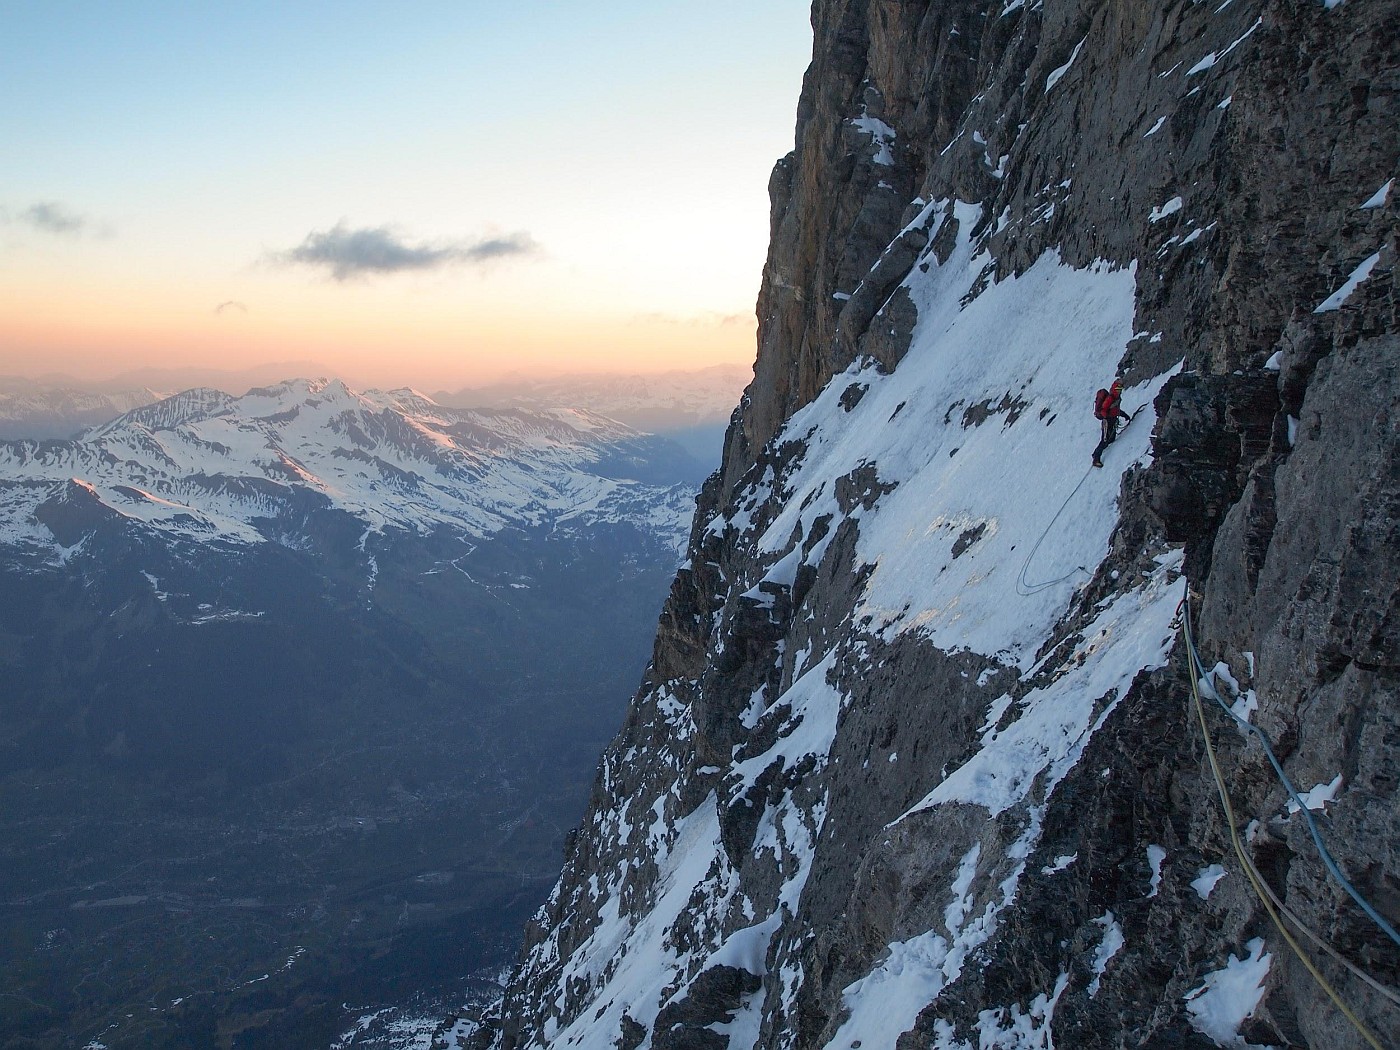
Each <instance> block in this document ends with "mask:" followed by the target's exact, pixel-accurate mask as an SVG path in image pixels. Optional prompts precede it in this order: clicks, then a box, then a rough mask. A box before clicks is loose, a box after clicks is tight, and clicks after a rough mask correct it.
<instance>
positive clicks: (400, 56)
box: [0, 0, 811, 391]
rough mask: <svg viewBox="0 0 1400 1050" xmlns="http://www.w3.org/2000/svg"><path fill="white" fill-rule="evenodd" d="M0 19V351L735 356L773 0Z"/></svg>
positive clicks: (365, 364) (776, 14)
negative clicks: (0, 154)
mask: <svg viewBox="0 0 1400 1050" xmlns="http://www.w3.org/2000/svg"><path fill="white" fill-rule="evenodd" d="M0 24H3V27H4V32H3V33H0V61H3V63H4V65H5V67H6V68H7V72H8V74H9V78H8V79H9V82H10V90H8V91H6V92H5V93H4V94H3V96H0V127H3V128H4V129H5V134H6V139H7V141H8V143H9V147H10V148H9V150H7V152H8V153H9V158H8V159H9V163H8V164H7V165H6V170H5V171H4V172H3V173H0V375H3V374H10V375H18V376H27V377H37V376H41V375H46V374H49V375H51V374H55V373H66V374H70V375H73V376H75V377H76V378H79V379H86V380H102V379H108V378H111V377H114V376H117V375H119V374H122V373H125V372H130V371H135V370H140V369H172V368H178V369H218V370H223V371H231V372H238V371H242V370H247V369H252V368H258V367H261V366H265V365H268V364H271V363H283V362H297V363H310V362H315V363H318V364H320V365H321V366H322V368H321V369H320V370H321V371H324V372H326V373H329V374H335V375H340V376H343V377H345V378H346V379H347V381H353V382H356V383H360V384H363V385H375V386H381V387H402V386H414V387H417V388H420V389H423V390H425V391H431V390H451V389H457V388H460V387H463V386H469V385H481V384H486V383H490V382H492V381H494V380H497V379H500V378H503V377H504V376H506V375H508V374H511V373H517V374H524V375H532V374H546V373H547V374H553V375H557V374H560V373H569V372H614V371H615V372H661V371H668V370H673V369H694V368H701V367H704V366H707V365H711V364H721V363H724V364H734V365H747V364H749V363H751V362H752V360H753V354H754V327H755V322H754V317H753V304H754V300H755V298H756V295H757V289H758V284H759V279H760V274H761V269H762V265H763V259H764V254H765V251H766V245H767V238H768V203H767V196H766V192H765V187H766V185H767V179H768V174H769V171H770V170H771V167H772V165H773V163H774V162H775V161H776V160H777V159H778V158H779V157H780V156H782V155H783V154H784V153H786V152H787V151H788V150H789V149H790V148H791V147H792V130H793V124H794V108H793V103H792V99H793V98H794V97H795V96H796V89H797V86H798V83H799V82H800V78H801V75H802V71H803V69H804V68H805V66H806V64H807V61H808V58H809V55H810V41H811V33H810V27H809V25H808V9H807V4H806V3H805V2H802V0H761V2H758V3H752V2H749V3H742V4H741V3H739V2H738V0H720V2H719V3H715V4H710V5H706V6H705V7H704V8H703V9H696V8H694V7H693V6H691V5H684V4H679V3H660V4H657V3H650V4H639V3H632V2H627V3H623V4H614V5H609V8H608V9H607V10H606V11H602V12H600V11H595V10H588V11H583V10H579V9H577V8H571V7H557V6H556V5H549V4H544V3H539V2H526V3H521V4H517V5H512V6H511V7H510V8H509V9H508V10H504V9H496V8H487V7H483V6H482V5H479V4H467V5H461V4H451V3H446V2H421V3H414V4H411V5H408V6H406V7H404V8H400V9H398V10H397V11H396V12H395V14H394V16H393V17H386V16H385V14H384V12H383V9H381V8H378V7H377V6H376V5H371V4H368V3H363V2H356V3H349V4H337V5H334V6H332V5H328V4H323V3H303V4H298V5H296V6H295V7H294V8H291V9H284V7H283V6H281V5H274V4H271V3H268V2H262V0H260V2H257V3H250V4H244V5H240V6H239V8H238V10H236V11H233V10H218V9H201V10H199V11H198V12H195V11H193V10H191V9H189V8H186V7H183V6H181V5H176V4H173V3H165V2H159V3H146V4H140V5H134V6H128V7H126V8H125V9H123V10H121V11H114V10H111V9H109V8H108V7H107V6H106V5H100V4H96V3H90V2H68V3H55V4H49V5H44V6H43V7H42V8H25V7H20V6H17V5H5V6H4V7H3V8H0ZM284 378H290V375H289V376H286V377H284Z"/></svg>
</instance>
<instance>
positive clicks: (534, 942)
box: [483, 0, 1400, 1048]
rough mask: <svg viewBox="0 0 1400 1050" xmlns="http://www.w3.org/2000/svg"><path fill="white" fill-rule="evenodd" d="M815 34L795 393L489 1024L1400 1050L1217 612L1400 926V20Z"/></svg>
mask: <svg viewBox="0 0 1400 1050" xmlns="http://www.w3.org/2000/svg"><path fill="white" fill-rule="evenodd" d="M813 26H814V30H815V49H814V59H813V64H812V67H811V69H810V70H809V72H808V76H807V79H806V82H805V84H804V87H803V93H802V99H801V102H800V103H799V109H798V128H797V147H796V149H795V150H794V152H793V153H792V154H791V155H789V156H788V157H787V158H784V160H783V161H781V162H780V163H779V165H778V167H777V169H776V170H775V172H774V176H773V179H772V183H771V190H772V195H773V241H772V247H771V249H770V255H769V260H768V264H767V266H766V268H765V274H764V287H763V291H762V293H761V295H760V300H759V321H760V331H759V355H758V361H757V364H756V366H755V378H754V382H753V384H752V385H751V386H750V388H749V390H748V391H747V393H746V395H745V399H744V401H743V403H742V405H741V408H740V412H739V414H738V416H737V418H736V421H735V424H734V425H733V426H732V427H731V430H730V435H729V439H728V445H727V450H726V458H725V463H724V467H723V468H722V471H721V472H720V473H719V474H718V475H716V476H715V477H714V478H712V479H711V481H710V483H709V484H708V485H707V486H706V489H705V491H704V493H703V494H702V498H701V502H700V508H699V512H698V514H697V518H696V523H695V527H694V530H693V532H692V536H691V543H690V560H689V563H688V565H687V567H686V568H685V569H684V570H683V571H682V572H681V574H680V575H679V576H678V578H677V580H676V583H675V585H674V586H673V589H672V594H671V598H670V601H669V602H668V604H667V608H666V610H665V612H664V613H663V616H662V623H661V630H660V632H659V635H658V639H657V643H656V649H655V652H654V656H653V661H652V665H651V668H650V670H649V672H648V675H647V678H646V681H645V682H644V684H643V686H642V689H641V691H640V692H639V694H638V697H637V699H636V701H635V702H634V706H633V709H632V711H631V714H630V715H629V718H628V721H627V724H626V725H625V727H624V728H623V731H622V733H621V734H620V736H619V737H618V739H617V741H616V742H615V743H614V745H613V746H612V747H611V748H610V749H609V751H608V753H607V755H606V756H605V758H604V762H603V766H602V769H601V771H600V774H599V779H598V782H597V785H596V787H595V790H594V795H593V799H592V803H591V807H590V813H589V817H588V819H587V821H586V822H585V824H584V826H583V827H582V828H580V830H579V832H578V833H577V835H576V836H575V837H574V839H573V842H572V847H571V852H570V854H569V856H568V859H567V864H566V868H565V872H564V876H563V878H562V879H561V881H560V883H559V886H558V887H557V888H556V891H555V894H554V896H553V897H552V898H551V900H550V902H549V904H548V905H547V906H546V908H545V909H544V910H543V911H542V912H541V913H540V914H539V915H538V916H537V917H536V920H535V923H534V924H533V925H532V927H531V930H530V932H529V934H528V937H527V944H526V951H525V955H524V957H523V960H522V963H521V966H520V968H519V970H518V971H517V973H516V974H515V976H514V978H513V980H512V983H511V986H510V988H509V989H508V992H507V996H506V999H505V1001H504V1003H503V1004H502V1007H501V1010H500V1014H499V1016H498V1017H495V1018H494V1019H488V1021H487V1023H486V1026H485V1030H484V1033H483V1039H484V1040H487V1041H489V1040H492V1039H494V1041H495V1043H496V1045H499V1046H502V1047H512V1048H513V1047H524V1046H544V1045H556V1046H596V1047H613V1046H623V1047H632V1048H644V1047H681V1046H685V1047H734V1048H737V1047H749V1046H763V1047H825V1046H831V1047H841V1048H845V1047H850V1046H867V1047H873V1046H894V1045H896V1044H897V1045H899V1046H901V1047H904V1046H911V1047H912V1046H937V1047H946V1048H952V1047H969V1046H980V1047H983V1048H986V1047H994V1046H1004V1047H1012V1046H1048V1045H1072V1046H1081V1047H1091V1046H1105V1047H1108V1046H1180V1047H1204V1046H1210V1045H1217V1044H1218V1045H1239V1041H1241V1040H1243V1041H1247V1042H1249V1043H1252V1044H1256V1045H1275V1046H1285V1045H1298V1046H1312V1047H1348V1048H1349V1047H1361V1046H1366V1045H1390V1044H1391V1043H1392V1042H1393V1038H1394V1033H1396V1032H1398V1031H1400V1012H1397V1009H1396V1005H1395V1003H1393V1002H1392V1001H1390V1000H1389V999H1388V998H1387V997H1386V991H1385V989H1386V988H1387V987H1388V988H1390V989H1394V988H1395V987H1396V985H1397V984H1398V983H1400V947H1398V946H1397V944H1396V943H1395V942H1394V941H1392V940H1391V939H1390V938H1389V937H1388V936H1387V935H1386V933H1385V932H1384V931H1383V930H1382V929H1381V928H1379V927H1378V926H1377V924H1376V923H1374V922H1373V921H1371V920H1370V919H1368V918H1367V917H1366V915H1365V914H1363V912H1362V911H1361V909H1360V908H1359V907H1358V906H1357V904H1356V903H1355V902H1354V901H1353V900H1352V898H1351V897H1349V896H1348V895H1347V893H1346V892H1345V891H1344V890H1343V889H1341V888H1340V887H1339V886H1338V885H1337V884H1336V882H1335V881H1332V880H1329V878H1328V876H1327V873H1326V872H1325V870H1324V865H1323V862H1322V861H1321V860H1320V859H1319V856H1318V854H1317V852H1316V851H1315V849H1314V848H1313V846H1312V844H1311V838H1310V835H1309V832H1308V829H1307V827H1306V824H1305V822H1304V821H1303V819H1302V818H1301V817H1300V816H1298V815H1297V814H1292V813H1290V811H1289V809H1288V807H1287V805H1286V804H1287V803H1288V802H1289V801H1290V800H1289V798H1288V796H1287V794H1286V793H1285V791H1284V789H1283V787H1281V786H1280V784H1279V782H1278V781H1277V780H1276V779H1275V778H1274V775H1273V772H1272V770H1271V768H1270V766H1269V765H1268V762H1267V759H1266V756H1265V754H1264V752H1263V749H1262V748H1261V746H1260V745H1259V743H1258V741H1257V739H1256V738H1253V737H1249V736H1246V735H1244V733H1243V732H1240V731H1236V730H1235V729H1233V728H1232V723H1231V722H1230V721H1229V719H1228V717H1227V716H1226V715H1225V714H1224V713H1223V712H1222V711H1220V710H1219V708H1218V707H1211V708H1209V709H1207V708H1206V706H1204V705H1203V706H1202V708H1201V713H1200V714H1198V712H1197V709H1196V708H1195V706H1194V705H1193V703H1192V700H1191V696H1192V690H1191V686H1190V683H1191V681H1192V679H1193V678H1195V677H1197V675H1196V673H1195V671H1193V670H1192V669H1191V668H1190V665H1189V662H1188V654H1187V652H1186V651H1185V647H1184V646H1183V645H1181V644H1180V641H1179V639H1180V634H1179V631H1178V623H1179V621H1178V619H1177V610H1178V603H1179V602H1180V600H1181V599H1182V598H1183V597H1186V598H1188V600H1189V601H1190V603H1191V606H1192V609H1193V610H1194V612H1195V621H1194V622H1195V626H1196V631H1195V635H1196V638H1195V641H1196V645H1197V646H1198V648H1199V651H1200V653H1201V656H1202V659H1203V660H1204V667H1205V669H1206V670H1207V671H1208V672H1209V673H1208V674H1207V675H1206V679H1207V681H1206V683H1205V685H1204V686H1203V689H1204V690H1205V691H1207V692H1208V691H1209V690H1210V689H1212V688H1215V689H1217V690H1218V691H1219V692H1220V693H1221V694H1222V695H1223V697H1224V701H1225V702H1226V703H1230V702H1232V701H1233V702H1234V704H1235V708H1236V710H1238V711H1242V712H1248V713H1249V717H1251V718H1252V720H1253V722H1254V724H1255V725H1257V726H1259V727H1260V728H1261V729H1262V730H1263V731H1264V732H1265V733H1266V734H1267V736H1268V738H1269V739H1271V740H1272V741H1273V742H1274V745H1275V751H1276V753H1277V755H1278V757H1279V759H1280V761H1281V763H1282V764H1283V766H1284V768H1285V770H1286V771H1287V773H1288V774H1289V776H1290V777H1291V778H1292V780H1293V781H1294V782H1295V783H1296V784H1297V786H1298V787H1299V788H1300V789H1301V790H1302V791H1304V792H1306V793H1307V799H1306V800H1305V801H1307V802H1308V803H1309V804H1310V808H1312V807H1316V808H1317V809H1318V810H1319V813H1318V814H1317V815H1316V819H1317V822H1318V824H1319V825H1320V826H1321V834H1322V836H1323V837H1324V839H1325V841H1326V843H1327V844H1328V845H1329V846H1330V848H1331V850H1332V852H1333V853H1334V854H1336V856H1337V861H1338V863H1339V866H1340V868H1341V870H1342V871H1343V873H1344V874H1345V875H1346V876H1347V877H1348V879H1349V880H1350V881H1351V883H1352V884H1353V886H1354V887H1355V889H1356V891H1357V892H1358V893H1359V894H1360V895H1361V896H1363V897H1364V898H1365V899H1367V900H1368V901H1369V902H1370V903H1371V905H1372V906H1373V907H1374V909H1375V910H1376V911H1377V912H1378V914H1379V915H1380V916H1381V918H1382V919H1383V920H1388V921H1389V923H1390V924H1391V925H1392V926H1393V925H1396V924H1397V920H1398V919H1400V883H1397V882H1396V881H1395V872H1396V871H1397V870H1400V858H1397V855H1396V848H1395V843H1396V842H1397V841H1400V836H1398V835H1397V830H1400V828H1398V827H1397V822H1400V809H1398V808H1397V803H1396V795H1395V782H1394V778H1395V772H1394V771H1395V770H1396V769H1397V768H1400V755H1397V754H1396V749H1397V747H1400V742H1398V741H1400V735H1397V723H1400V697H1397V684H1396V683H1397V668H1396V655H1395V654H1396V652H1397V650H1398V649H1400V645H1397V642H1400V639H1397V637H1396V626H1395V625H1396V622H1397V619H1396V591H1397V573H1396V568H1395V565H1394V551H1395V550H1396V546H1397V544H1396V540H1397V524H1396V523H1397V520H1400V513H1398V511H1400V508H1398V507H1397V500H1398V499H1400V476H1397V470H1396V462H1397V458H1396V452H1397V447H1396V444H1397V443H1396V437H1395V426H1394V422H1393V420H1394V419H1395V417H1396V408H1397V405H1396V400H1397V396H1400V384H1397V379H1400V377H1398V376H1397V374H1396V372H1397V367H1400V361H1397V354H1396V349H1397V320H1398V319H1397V316H1396V296H1395V285H1394V259H1395V256H1396V252H1397V249H1400V243H1397V232H1396V230H1397V223H1396V209H1397V199H1396V195H1395V194H1394V193H1393V192H1391V191H1390V187H1391V185H1392V183H1391V182H1388V181H1387V180H1393V178H1394V175H1395V170H1394V165H1395V157H1396V153H1397V150H1396V146H1397V139H1396V134H1395V128H1396V126H1397V116H1400V113H1397V95H1396V70H1397V67H1400V62H1397V57H1398V56H1397V54H1396V51H1397V46H1398V45H1397V41H1400V26H1397V14H1396V12H1395V10H1394V7H1393V5H1387V4H1385V3H1382V2H1380V0H1345V2H1344V3H1341V4H1330V5H1328V4H1323V3H1318V2H1302V0H1280V2H1260V0H1255V2H1247V0H1233V2H1232V3H1226V4H1200V3H1190V2H1178V3H1166V4H1148V3H1138V2H1130V3H1118V4H1107V3H1094V2H1081V3H1063V4H1060V3H1057V4H1052V5H1041V4H1030V5H1027V4H1023V3H1021V2H1019V0H1014V2H1012V3H1010V4H1006V5H1002V4H1000V3H997V4H993V5H990V6H984V5H979V4H975V3H970V2H969V3H960V2H952V3H941V4H928V3H920V2H906V3H895V2H881V0H870V2H861V0H848V2H835V0H832V2H825V0H819V2H818V3H816V4H815V5H814V10H813ZM1115 364H1116V365H1117V367H1118V371H1119V373H1120V374H1121V375H1123V377H1124V378H1125V381H1126V383H1127V385H1128V387H1129V390H1128V394H1127V397H1126V398H1125V404H1126V405H1127V407H1129V408H1130V409H1140V410H1141V412H1142V414H1143V417H1144V418H1143V419H1142V420H1139V421H1137V422H1136V423H1134V424H1130V425H1129V426H1128V428H1127V430H1126V431H1125V432H1124V435H1123V436H1122V437H1121V438H1120V439H1119V441H1118V443H1117V445H1115V446H1113V447H1112V448H1111V449H1110V450H1109V453H1108V458H1107V463H1108V470H1107V472H1106V473H1107V475H1108V476H1107V477H1105V473H1104V472H1095V471H1093V470H1092V469H1091V468H1089V467H1088V463H1087V457H1088V450H1089V448H1090V447H1091V446H1092V443H1093V441H1094V440H1095V430H1096V425H1095V423H1094V421H1093V420H1092V419H1091V418H1090V419H1086V418H1085V417H1086V416H1087V415H1088V405H1089V402H1090V398H1091V395H1092V391H1093V389H1094V387H1095V386H1097V385H1100V384H1106V383H1107V381H1108V379H1109V378H1110V376H1111V375H1112V374H1113V371H1114V366H1115ZM1154 417H1155V424H1154V425H1152V426H1149V423H1148V421H1150V420H1153V418H1154ZM1149 429H1151V430H1152V434H1151V435H1150V440H1149V434H1148V431H1149ZM1081 470H1082V471H1084V474H1083V477H1082V479H1081V478H1080V473H1081ZM1120 476H1121V483H1120V481H1119V478H1120ZM1076 481H1077V484H1076ZM1018 570H1019V571H1018ZM1212 667H1213V668H1214V669H1213V670H1212V669H1211V668H1212ZM1212 682H1214V683H1215V684H1214V685H1212ZM1206 703H1210V701H1208V700H1207V701H1206ZM1202 720H1204V724H1205V726H1206V727H1207V728H1209V730H1210V732H1211V752H1212V754H1213V755H1214V756H1216V761H1218V765H1219V768H1220V770H1221V775H1222V778H1223V781H1224V783H1225V787H1226V791H1227V792H1228V795H1229V797H1230V798H1231V800H1232V803H1233V807H1234V810H1233V812H1234V823H1233V831H1234V833H1235V835H1236V836H1238V840H1239V843H1240V846H1239V849H1240V850H1241V851H1243V856H1244V858H1246V859H1248V860H1249V861H1250V863H1251V864H1252V865H1253V866H1254V867H1256V868H1257V869H1258V872H1259V875H1258V876H1257V882H1256V879H1255V878H1254V877H1251V876H1250V874H1249V873H1248V872H1247V871H1246V870H1245V867H1244V865H1243V864H1242V863H1241V854H1237V853H1236V852H1235V848H1234V846H1233V845H1232V838H1233V837H1234V836H1232V834H1231V828H1232V825H1231V823H1230V821H1229V820H1227V818H1226V816H1225V815H1223V813H1222V812H1221V809H1220V803H1219V800H1218V792H1217V785H1216V781H1215V779H1214V776H1213V775H1212V773H1211V767H1210V763H1209V762H1208V761H1207V759H1208V755H1207V752H1206V747H1205V740H1204V738H1203V737H1202V732H1201V723H1202ZM1324 797H1330V799H1331V801H1327V802H1324V801H1323V799H1324ZM1324 807H1325V808H1324ZM1295 808H1296V807H1295ZM1246 825H1248V828H1247V827H1246ZM1267 892H1272V893H1273V895H1274V896H1276V897H1277V898H1278V899H1279V900H1280V901H1282V902H1284V903H1285V904H1286V906H1287V908H1288V909H1289V910H1290V911H1291V912H1292V913H1293V915H1294V916H1296V921H1297V922H1299V923H1301V924H1302V925H1303V926H1306V928H1307V930H1308V931H1309V932H1311V933H1312V934H1316V935H1317V936H1318V937H1319V938H1320V939H1321V940H1322V941H1324V942H1326V944H1327V945H1328V946H1330V947H1331V948H1333V949H1335V951H1336V952H1337V953H1338V954H1339V955H1340V956H1341V957H1344V958H1345V959H1346V960H1348V961H1349V962H1350V963H1351V964H1352V965H1353V966H1354V967H1355V968H1356V969H1358V970H1361V971H1363V972H1364V973H1365V974H1366V975H1367V978H1368V979H1369V980H1370V982H1371V983H1367V980H1366V979H1363V978H1360V977H1357V976H1356V975H1355V973H1354V972H1352V971H1348V970H1346V969H1344V968H1343V966H1342V965H1341V964H1339V963H1338V962H1336V961H1335V959H1334V958H1332V957H1328V956H1323V955H1322V953H1321V952H1320V950H1319V949H1318V948H1317V946H1316V945H1315V944H1314V943H1313V942H1311V941H1309V940H1308V935H1307V934H1305V933H1304V932H1302V930H1301V929H1300V928H1299V927H1298V926H1294V925H1288V923H1290V922H1292V921H1294V920H1281V921H1284V922H1285V927H1286V928H1287V929H1288V931H1289V936H1290V937H1292V938H1293V939H1295V940H1299V941H1302V942H1303V945H1304V950H1305V951H1306V953H1307V954H1308V955H1309V957H1310V958H1312V959H1314V960H1315V961H1314V963H1313V965H1314V966H1315V968H1316V969H1318V970H1319V971H1320V972H1321V973H1322V975H1323V976H1324V978H1325V979H1326V980H1327V981H1329V982H1330V984H1331V986H1332V988H1333V991H1334V992H1335V994H1336V998H1337V999H1338V1000H1340V1001H1341V1002H1342V1003H1344V1004H1346V1007H1347V1009H1348V1010H1349V1011H1350V1012H1351V1015H1352V1017H1353V1018H1354V1022H1353V1020H1348V1019H1347V1018H1346V1016H1345V1014H1344V1013H1343V1011H1342V1010H1341V1009H1339V1008H1338V1006H1337V1005H1336V1004H1335V1003H1334V1002H1333V1001H1332V999H1330V998H1329V997H1328V996H1327V994H1326V993H1325V992H1324V991H1322V990H1320V986H1319V985H1318V984H1317V983H1316V982H1315V981H1314V979H1313V978H1312V977H1311V976H1310V975H1309V973H1308V970H1307V968H1306V967H1305V965H1304V964H1303V963H1302V962H1300V961H1299V960H1298V959H1297V958H1296V957H1295V956H1294V954H1293V953H1292V952H1291V950H1290V949H1289V947H1288V945H1287V943H1286V941H1285V938H1284V937H1283V936H1282V935H1281V934H1280V933H1279V931H1278V930H1277V929H1276V928H1275V926H1274V925H1273V924H1271V922H1270V920H1269V910H1270V908H1271V907H1272V905H1271V904H1269V903H1266V897H1267ZM1378 989H1379V990H1378ZM1368 1032H1369V1033H1370V1034H1369V1035H1368V1034H1366V1033H1368ZM1368 1040H1373V1041H1374V1042H1368Z"/></svg>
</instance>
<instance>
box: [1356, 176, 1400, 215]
mask: <svg viewBox="0 0 1400 1050" xmlns="http://www.w3.org/2000/svg"><path fill="white" fill-rule="evenodd" d="M1394 185H1395V180H1394V179H1389V180H1387V181H1386V184H1385V185H1384V186H1382V187H1381V188H1380V189H1378V190H1376V192H1375V193H1373V194H1371V196H1369V197H1367V198H1366V202H1365V203H1364V204H1362V205H1361V208H1362V210H1366V209H1370V208H1384V207H1385V202H1386V201H1387V200H1389V199H1390V187H1392V186H1394Z"/></svg>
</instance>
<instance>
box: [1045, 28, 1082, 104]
mask: <svg viewBox="0 0 1400 1050" xmlns="http://www.w3.org/2000/svg"><path fill="white" fill-rule="evenodd" d="M1088 39H1089V38H1088V37H1085V38H1084V40H1088ZM1084 40H1081V41H1079V43H1077V44H1075V45H1074V50H1073V51H1072V52H1070V56H1069V61H1068V62H1066V63H1065V64H1064V65H1062V66H1058V67H1056V68H1055V69H1052V70H1051V71H1050V75H1049V76H1047V77H1046V78H1045V93H1046V94H1047V95H1048V94H1050V89H1051V88H1052V87H1054V86H1055V85H1056V84H1058V83H1059V82H1060V80H1061V79H1062V78H1063V77H1064V75H1065V74H1066V73H1068V72H1069V67H1070V66H1072V65H1074V60H1075V59H1076V58H1078V57H1079V49H1080V48H1082V47H1083V46H1084Z"/></svg>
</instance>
